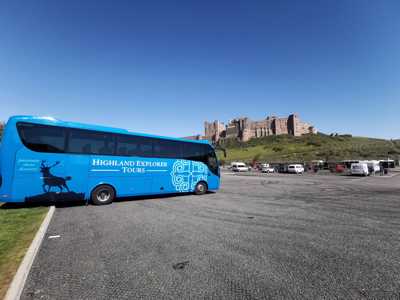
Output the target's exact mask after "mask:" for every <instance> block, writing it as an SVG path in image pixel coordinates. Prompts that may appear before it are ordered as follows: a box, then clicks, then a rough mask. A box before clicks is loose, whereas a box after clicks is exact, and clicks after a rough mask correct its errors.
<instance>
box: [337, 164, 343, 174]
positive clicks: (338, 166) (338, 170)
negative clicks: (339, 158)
mask: <svg viewBox="0 0 400 300" xmlns="http://www.w3.org/2000/svg"><path fill="white" fill-rule="evenodd" d="M345 169H346V166H345V165H341V164H337V165H336V167H335V171H336V173H343V172H344V171H345Z"/></svg>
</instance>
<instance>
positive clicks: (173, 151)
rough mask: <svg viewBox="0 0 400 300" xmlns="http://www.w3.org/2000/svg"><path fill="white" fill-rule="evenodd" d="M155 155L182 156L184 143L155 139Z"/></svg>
mask: <svg viewBox="0 0 400 300" xmlns="http://www.w3.org/2000/svg"><path fill="white" fill-rule="evenodd" d="M153 142H154V144H153V155H154V156H155V157H165V158H182V148H183V146H182V143H181V142H178V141H170V140H163V139H153Z"/></svg>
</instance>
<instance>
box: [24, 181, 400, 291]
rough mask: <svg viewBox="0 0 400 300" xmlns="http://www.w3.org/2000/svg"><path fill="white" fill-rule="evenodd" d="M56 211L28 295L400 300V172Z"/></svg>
mask: <svg viewBox="0 0 400 300" xmlns="http://www.w3.org/2000/svg"><path fill="white" fill-rule="evenodd" d="M221 182H222V185H221V189H220V190H219V191H218V192H216V193H208V194H206V195H203V196H195V195H179V196H176V195H175V196H168V197H157V198H154V197H153V198H149V197H147V198H141V199H137V198H135V199H131V200H127V199H124V200H122V201H117V202H114V203H113V204H111V205H107V206H93V205H89V206H66V205H63V206H60V207H57V208H56V212H55V214H54V216H53V219H52V221H51V224H50V226H49V229H48V232H47V235H46V237H45V240H44V241H43V243H42V246H41V248H40V250H39V253H38V255H37V257H36V259H35V261H34V264H33V267H32V269H31V272H30V274H29V276H28V280H27V283H26V285H25V289H24V291H23V294H22V298H21V299H204V298H207V299H382V298H384V299H400V255H399V254H400V234H399V233H400V176H391V177H368V178H361V177H350V176H330V175H327V176H318V175H303V176H301V175H286V174H265V175H263V174H246V175H245V174H239V175H237V174H230V173H224V174H223V175H222V178H221Z"/></svg>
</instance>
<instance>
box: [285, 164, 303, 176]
mask: <svg viewBox="0 0 400 300" xmlns="http://www.w3.org/2000/svg"><path fill="white" fill-rule="evenodd" d="M287 170H288V173H295V174H303V173H304V167H303V166H302V165H289V166H288V168H287Z"/></svg>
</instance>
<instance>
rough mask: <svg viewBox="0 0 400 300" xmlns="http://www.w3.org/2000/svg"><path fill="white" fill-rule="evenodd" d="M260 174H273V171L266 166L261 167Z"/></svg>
mask: <svg viewBox="0 0 400 300" xmlns="http://www.w3.org/2000/svg"><path fill="white" fill-rule="evenodd" d="M261 172H262V173H275V169H274V168H272V167H270V166H269V165H268V167H263V168H262V169H261Z"/></svg>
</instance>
